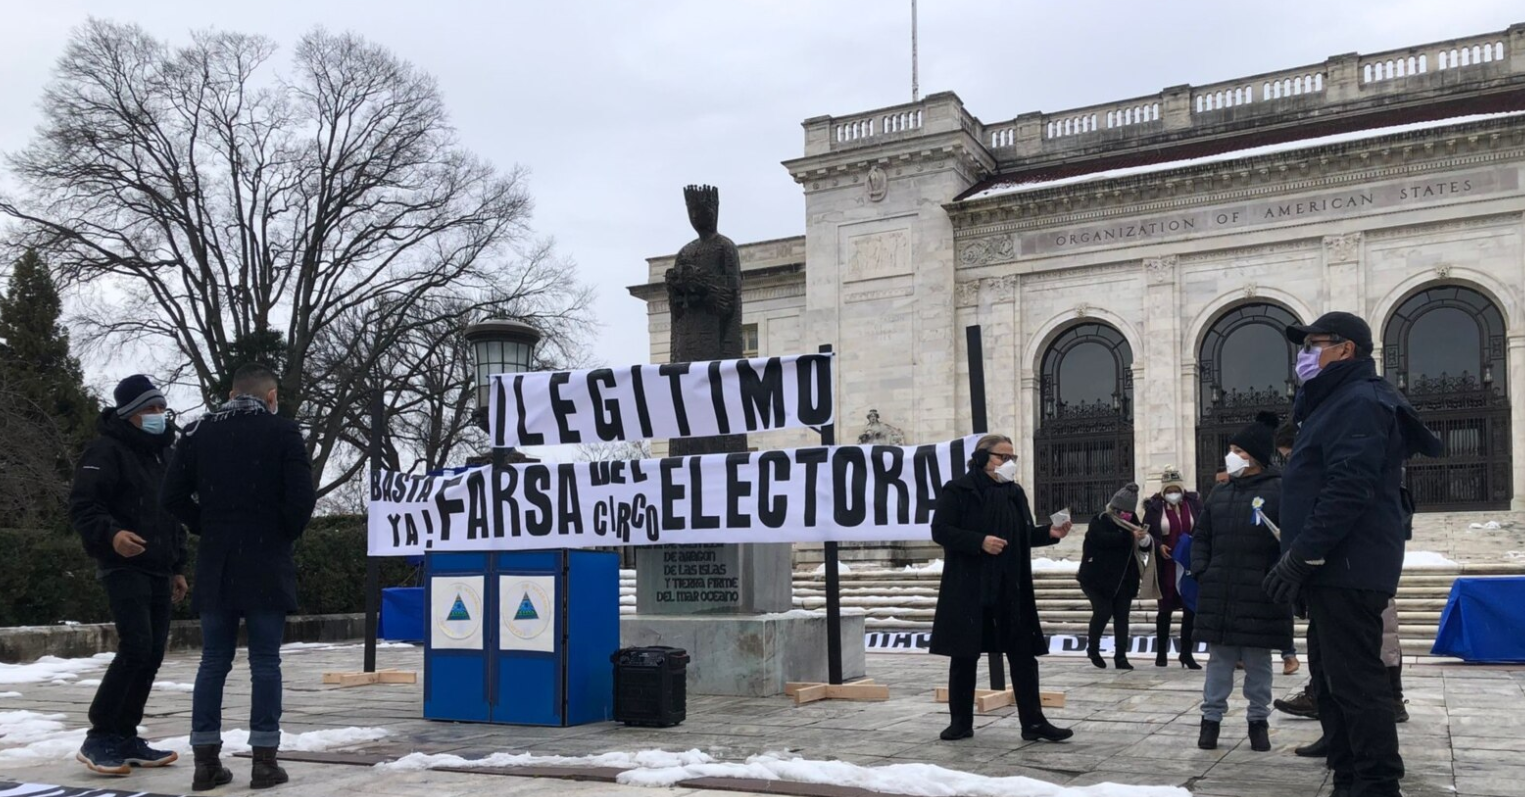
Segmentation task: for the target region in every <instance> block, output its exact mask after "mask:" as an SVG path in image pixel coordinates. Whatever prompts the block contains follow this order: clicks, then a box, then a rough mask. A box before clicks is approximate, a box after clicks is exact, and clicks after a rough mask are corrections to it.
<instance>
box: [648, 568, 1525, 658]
mask: <svg viewBox="0 0 1525 797" xmlns="http://www.w3.org/2000/svg"><path fill="white" fill-rule="evenodd" d="M850 566H851V565H850ZM859 567H862V566H859ZM621 575H622V580H621V585H620V586H621V589H620V594H621V596H622V597H621V604H622V611H625V612H627V613H628V612H633V611H635V580H634V575H633V573H631V572H629V571H627V572H625V573H622V574H621ZM1464 575H1465V576H1469V577H1470V576H1517V575H1525V562H1521V563H1502V562H1487V563H1467V564H1460V565H1456V566H1446V567H1411V568H1409V569H1407V570H1405V571H1404V572H1403V576H1402V579H1401V580H1400V581H1399V583H1398V595H1397V598H1398V622H1399V636H1400V637H1401V638H1402V640H1403V649H1404V652H1405V653H1407V654H1411V655H1423V654H1426V653H1428V652H1429V649H1430V646H1431V644H1432V643H1433V641H1434V639H1435V633H1436V631H1437V629H1438V627H1439V623H1440V615H1441V612H1442V611H1443V610H1444V609H1445V605H1446V600H1447V598H1448V597H1449V595H1450V591H1451V583H1452V582H1453V581H1455V580H1456V579H1457V578H1458V577H1460V576H1464ZM941 578H942V575H941V574H940V573H929V572H924V571H920V570H888V569H868V568H862V569H858V570H853V571H852V572H848V573H843V574H842V578H841V595H842V607H843V609H846V610H848V611H851V612H857V613H862V614H864V615H865V622H866V625H867V628H868V630H870V631H928V630H931V628H932V618H933V615H934V614H935V612H936V609H937V590H938V582H939V580H940V579H941ZM1033 587H1034V591H1035V594H1036V597H1037V604H1038V613H1039V615H1040V616H1041V617H1042V618H1043V627H1044V630H1046V631H1047V632H1048V633H1050V634H1084V633H1085V632H1086V624H1087V622H1088V621H1089V619H1090V616H1091V608H1090V603H1089V601H1087V600H1086V598H1085V595H1084V594H1083V593H1082V592H1081V590H1080V585H1079V584H1077V583H1076V582H1075V573H1074V571H1061V570H1043V571H1039V572H1037V573H1034V574H1033ZM794 606H795V608H797V609H806V610H811V611H818V610H822V609H824V608H825V606H826V579H825V575H824V574H821V573H815V572H810V571H800V572H796V573H795V574H794ZM1154 618H1155V608H1154V602H1153V601H1137V602H1135V603H1134V606H1133V611H1132V612H1131V613H1130V616H1129V621H1130V623H1131V624H1132V626H1133V628H1134V629H1135V630H1136V633H1143V632H1145V631H1147V632H1149V633H1152V632H1153V630H1154ZM1179 620H1180V618H1179V617H1177V618H1176V623H1174V624H1173V626H1172V633H1173V634H1175V635H1179V634H1180V622H1179ZM1295 629H1296V634H1297V638H1298V639H1299V640H1302V639H1303V638H1304V636H1305V635H1306V633H1307V624H1306V623H1305V622H1303V621H1298V622H1297V623H1295Z"/></svg>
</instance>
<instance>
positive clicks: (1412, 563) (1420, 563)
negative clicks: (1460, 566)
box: [1403, 551, 1457, 567]
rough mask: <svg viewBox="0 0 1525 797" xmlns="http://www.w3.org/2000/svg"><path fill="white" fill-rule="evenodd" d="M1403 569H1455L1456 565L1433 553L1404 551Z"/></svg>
mask: <svg viewBox="0 0 1525 797" xmlns="http://www.w3.org/2000/svg"><path fill="white" fill-rule="evenodd" d="M1403 566H1404V567H1456V566H1457V565H1456V563H1455V562H1453V561H1451V560H1450V559H1447V558H1445V557H1444V556H1442V555H1440V554H1438V553H1435V552H1434V551H1404V552H1403Z"/></svg>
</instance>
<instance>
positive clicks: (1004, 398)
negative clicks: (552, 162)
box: [631, 24, 1525, 547]
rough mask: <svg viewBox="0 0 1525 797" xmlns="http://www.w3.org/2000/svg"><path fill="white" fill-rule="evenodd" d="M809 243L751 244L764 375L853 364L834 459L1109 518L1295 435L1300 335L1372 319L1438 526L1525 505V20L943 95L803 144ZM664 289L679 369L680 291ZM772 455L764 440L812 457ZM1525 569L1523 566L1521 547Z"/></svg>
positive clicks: (808, 132)
mask: <svg viewBox="0 0 1525 797" xmlns="http://www.w3.org/2000/svg"><path fill="white" fill-rule="evenodd" d="M804 128H805V147H804V154H803V156H802V157H798V158H794V159H791V160H788V161H786V162H785V164H784V166H785V167H786V168H787V169H788V170H789V172H790V173H791V174H792V175H793V177H794V179H795V180H796V181H797V182H798V183H799V185H800V186H801V188H802V190H803V191H804V194H805V199H806V212H805V230H804V233H805V234H804V235H803V236H801V237H797V238H790V239H784V240H779V241H768V242H762V243H756V244H750V245H745V246H743V247H742V257H743V274H744V289H745V302H746V322H747V324H748V330H749V332H754V331H755V340H756V341H757V343H756V346H757V349H758V351H759V352H760V353H764V354H782V353H794V352H803V351H814V350H816V348H817V346H818V345H819V344H823V343H829V344H832V345H833V346H834V347H835V349H836V351H837V352H838V368H837V379H838V384H837V407H838V418H839V423H840V424H841V427H840V428H841V431H839V432H838V439H839V440H847V439H855V438H856V436H857V434H858V432H859V431H861V430H860V429H859V427H860V426H862V425H863V422H864V421H863V419H864V418H865V417H866V416H867V415H868V413H869V412H870V411H871V410H877V412H878V414H879V416H881V417H882V419H883V422H884V423H887V424H893V425H894V426H896V427H898V428H899V429H902V430H904V433H905V435H906V437H907V438H908V439H909V440H911V441H930V440H939V439H946V438H950V437H954V436H957V435H960V434H967V433H968V432H969V431H970V429H971V413H970V407H969V386H968V364H967V351H966V347H965V340H966V338H965V330H966V328H967V327H969V326H971V325H978V326H979V327H980V329H981V339H982V342H983V349H984V359H985V362H984V365H985V377H986V392H987V408H988V413H989V422H990V427H991V429H992V430H1000V431H1005V432H1008V433H1010V434H1011V435H1012V436H1013V438H1015V439H1016V440H1018V441H1019V442H1018V451H1019V454H1020V455H1021V459H1020V465H1021V468H1022V474H1023V477H1022V480H1023V483H1024V484H1026V485H1028V487H1029V491H1030V492H1032V493H1034V494H1035V504H1036V506H1035V507H1034V508H1035V510H1037V511H1038V512H1039V513H1040V514H1046V513H1047V512H1049V511H1052V510H1053V509H1056V508H1058V507H1060V506H1064V505H1069V506H1071V507H1072V508H1073V509H1074V511H1075V512H1076V513H1077V515H1079V514H1084V513H1088V512H1094V511H1096V510H1098V509H1099V508H1100V506H1101V504H1102V503H1104V502H1105V496H1109V495H1110V494H1111V491H1112V490H1115V489H1116V488H1117V486H1119V485H1120V484H1122V483H1124V482H1126V481H1129V480H1137V481H1139V482H1140V483H1141V484H1145V485H1146V489H1153V487H1154V486H1155V485H1157V483H1158V475H1159V473H1160V471H1161V470H1162V469H1163V468H1164V467H1166V466H1167V465H1175V466H1177V467H1180V468H1182V469H1183V470H1184V471H1185V472H1187V473H1191V474H1195V476H1196V478H1197V480H1198V482H1199V483H1200V484H1202V485H1203V486H1204V487H1205V486H1206V485H1207V484H1208V483H1210V482H1211V479H1212V476H1213V471H1214V470H1215V465H1216V464H1217V463H1218V462H1219V461H1220V460H1221V457H1222V454H1223V449H1224V447H1225V440H1226V438H1225V435H1227V434H1229V433H1231V432H1232V431H1233V430H1234V429H1237V428H1238V427H1239V426H1242V425H1243V424H1244V423H1246V422H1247V421H1248V420H1249V419H1250V418H1252V417H1253V416H1254V414H1255V412H1256V411H1257V410H1259V409H1271V410H1275V411H1278V412H1281V413H1283V414H1285V413H1286V412H1287V411H1288V410H1289V408H1290V397H1291V394H1292V390H1293V387H1294V385H1293V381H1292V374H1291V363H1292V356H1293V353H1292V351H1291V349H1290V347H1289V346H1288V345H1287V344H1285V342H1284V341H1283V340H1281V339H1280V338H1279V336H1278V334H1277V333H1278V331H1279V329H1280V327H1281V326H1283V325H1284V324H1285V323H1287V322H1289V321H1293V320H1300V321H1311V320H1312V319H1313V318H1315V317H1317V316H1318V315H1319V314H1321V313H1323V312H1326V311H1329V310H1347V311H1351V312H1354V313H1357V314H1360V315H1361V316H1363V317H1365V318H1366V319H1367V320H1368V321H1369V322H1370V323H1371V325H1372V329H1373V333H1374V337H1375V338H1376V342H1377V352H1376V357H1377V360H1378V362H1379V364H1380V367H1381V369H1382V370H1383V372H1384V374H1386V375H1387V376H1388V378H1390V379H1392V380H1394V382H1395V383H1396V384H1397V385H1398V386H1399V387H1400V388H1401V389H1403V390H1404V391H1405V392H1406V393H1407V394H1408V395H1409V397H1410V399H1411V400H1412V401H1413V402H1414V403H1415V404H1416V406H1418V407H1420V409H1421V410H1422V412H1423V413H1425V415H1426V418H1427V420H1428V421H1429V422H1430V424H1431V425H1432V427H1433V428H1435V429H1436V431H1437V432H1438V433H1440V434H1441V436H1442V437H1443V438H1444V439H1445V440H1446V444H1447V453H1446V456H1445V457H1444V458H1442V459H1441V460H1439V461H1436V460H1416V461H1415V462H1414V464H1413V465H1411V467H1410V473H1409V477H1410V481H1411V484H1412V487H1413V489H1414V490H1415V492H1416V494H1417V495H1418V498H1419V501H1420V505H1421V508H1422V509H1426V510H1429V511H1434V512H1494V513H1501V512H1508V511H1510V510H1525V456H1522V452H1525V400H1522V398H1525V174H1522V170H1525V24H1522V25H1515V26H1512V27H1510V28H1509V29H1507V30H1505V31H1502V32H1498V33H1492V34H1488V35H1484V36H1478V37H1473V38H1469V39H1465V40H1457V41H1450V42H1441V43H1435V44H1427V45H1421V46H1416V47H1409V48H1404V49H1402V50H1396V51H1392V52H1386V53H1378V54H1372V55H1358V54H1349V55H1341V56H1336V57H1333V58H1330V59H1328V60H1326V61H1325V62H1323V63H1321V64H1314V65H1309V66H1305V67H1299V68H1296V69H1291V70H1284V71H1280V72H1276V73H1270V74H1264V75H1256V76H1252V77H1247V78H1241V79H1236V80H1231V81H1225V82H1223V83H1218V84H1213V85H1210V86H1201V87H1194V86H1175V87H1172V88H1168V89H1165V90H1163V91H1161V92H1159V93H1158V94H1155V95H1151V96H1148V97H1139V98H1133V99H1129V100H1126V101H1122V102H1115V103H1106V104H1103V105H1097V106H1091V107H1086V108H1078V109H1074V110H1069V111H1063V112H1060V113H1029V114H1023V115H1020V116H1017V117H1015V118H1013V119H1010V120H1007V121H1003V122H999V123H992V124H987V123H984V122H982V121H980V119H978V118H977V117H975V116H974V115H972V114H971V113H970V112H969V111H968V110H967V109H966V108H965V107H964V105H963V103H962V102H961V101H960V100H959V98H958V97H957V96H956V95H954V94H951V93H943V94H936V95H932V96H930V97H927V98H926V99H924V100H922V101H921V102H917V103H913V104H910V105H903V106H897V107H893V108H887V109H880V110H875V111H871V112H867V113H857V114H851V115H848V116H822V117H817V118H813V119H809V120H806V122H805V123H804ZM670 260H671V258H670V257H669V258H654V259H652V260H651V261H649V264H648V265H649V271H648V279H647V281H646V283H644V284H642V285H637V286H635V287H633V288H631V292H632V293H633V294H634V295H636V296H637V297H640V298H643V299H645V300H646V301H647V302H648V306H649V309H650V327H649V331H650V338H651V350H652V351H651V353H652V357H653V361H658V362H660V361H663V360H664V359H665V357H666V354H667V344H666V329H665V325H666V323H667V321H666V319H667V308H666V302H665V297H664V294H663V291H662V286H661V277H662V272H663V271H664V270H665V269H666V268H667V265H668V264H669V263H670ZM811 441H812V439H811V435H809V434H805V435H800V434H794V433H779V434H777V435H770V436H768V437H767V438H766V439H759V440H758V442H757V445H759V446H793V445H801V444H808V443H810V442H811ZM1522 547H1525V546H1522Z"/></svg>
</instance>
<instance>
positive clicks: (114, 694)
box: [69, 375, 186, 775]
mask: <svg viewBox="0 0 1525 797" xmlns="http://www.w3.org/2000/svg"><path fill="white" fill-rule="evenodd" d="M114 398H115V399H116V406H114V407H107V408H106V409H105V410H103V411H102V412H101V416H100V418H99V419H98V420H97V421H96V428H97V429H98V430H99V432H100V436H99V437H97V438H96V439H95V440H92V441H91V442H90V444H89V445H88V446H86V447H85V451H84V454H83V455H82V456H81V457H80V461H79V467H78V469H76V471H75V473H74V485H73V489H72V490H71V491H70V493H69V519H70V521H71V522H72V524H73V526H74V530H75V531H76V532H78V533H79V536H80V540H81V541H82V542H83V543H84V546H85V551H86V552H88V553H89V554H90V555H91V556H92V557H93V558H94V559H95V561H96V564H97V568H98V572H99V577H100V581H101V584H102V585H104V586H105V588H106V597H107V599H108V601H109V603H110V606H111V618H112V620H114V621H115V622H116V631H117V654H116V658H114V659H112V660H111V666H110V667H109V668H107V670H106V675H105V677H103V678H102V679H101V685H100V688H98V689H97V690H96V692H95V701H94V702H92V703H91V704H90V731H89V733H88V734H87V735H86V737H85V743H84V745H83V746H81V747H80V750H79V753H78V754H77V755H76V756H75V757H76V758H77V759H78V760H79V762H80V763H82V764H84V765H85V766H86V767H88V768H90V769H91V770H93V771H95V772H99V773H101V774H103V775H127V774H130V773H131V772H132V767H134V766H144V767H160V766H165V765H167V764H172V763H174V762H175V760H176V759H177V758H179V756H178V755H176V754H175V753H174V752H171V751H168V750H155V749H153V748H151V747H149V746H148V743H147V742H145V741H144V740H143V739H142V738H141V737H139V736H138V723H139V722H141V721H142V720H143V707H144V705H146V704H147V703H148V694H149V692H150V691H151V690H152V689H153V685H154V676H155V675H157V674H158V673H159V665H160V664H162V663H163V662H164V646H165V643H166V642H167V641H168V639H169V616H170V604H171V603H172V602H173V603H179V602H180V601H181V600H182V599H184V598H185V593H186V583H185V576H183V575H181V571H182V569H183V568H184V566H185V531H184V530H183V529H182V528H181V527H180V523H179V521H177V520H175V518H174V516H173V515H171V514H169V513H168V512H165V511H164V510H162V509H160V508H159V483H160V482H161V481H162V480H163V478H164V466H165V461H166V460H167V459H168V458H169V447H170V444H171V443H173V442H174V440H175V436H174V431H173V429H172V426H171V424H170V423H169V420H168V416H167V415H166V413H165V410H166V409H167V406H168V405H167V404H166V402H165V400H164V394H163V393H160V392H159V390H158V389H157V388H155V387H154V385H153V383H152V382H151V381H149V379H148V377H146V376H142V375H137V376H130V377H128V378H126V379H123V380H122V381H121V383H120V384H118V385H117V387H116V391H115V394H114Z"/></svg>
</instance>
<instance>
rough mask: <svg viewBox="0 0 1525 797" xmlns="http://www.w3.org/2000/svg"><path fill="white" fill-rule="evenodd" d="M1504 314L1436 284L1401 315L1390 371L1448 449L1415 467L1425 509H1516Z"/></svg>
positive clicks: (1386, 336)
mask: <svg viewBox="0 0 1525 797" xmlns="http://www.w3.org/2000/svg"><path fill="white" fill-rule="evenodd" d="M1504 333H1505V330H1504V316H1503V314H1502V313H1500V312H1499V309H1498V307H1497V306H1496V305H1494V303H1493V302H1492V301H1491V300H1490V299H1488V297H1486V296H1484V295H1483V294H1481V293H1479V292H1477V291H1475V290H1472V289H1470V288H1463V287H1460V286H1457V285H1435V286H1431V287H1429V288H1425V289H1423V290H1421V291H1420V292H1418V293H1416V294H1414V295H1413V296H1410V297H1409V298H1408V299H1406V300H1405V301H1404V302H1403V303H1402V304H1400V305H1398V308H1397V309H1396V310H1394V311H1393V314H1392V316H1391V317H1389V318H1388V320H1387V326H1386V327H1385V328H1384V329H1383V332H1382V365H1383V372H1384V373H1385V374H1386V375H1387V378H1388V379H1390V380H1392V382H1393V384H1394V385H1396V386H1397V388H1398V389H1399V390H1400V391H1402V392H1403V393H1404V395H1406V396H1408V400H1409V402H1410V403H1412V404H1413V405H1414V409H1416V410H1418V411H1419V416H1420V417H1421V418H1423V419H1424V422H1425V425H1426V426H1429V427H1430V430H1431V431H1433V432H1435V434H1437V435H1439V436H1440V439H1441V442H1442V444H1443V445H1444V446H1445V449H1444V453H1442V454H1441V456H1440V457H1439V458H1437V459H1430V458H1427V457H1417V458H1415V459H1413V460H1410V462H1409V464H1408V483H1409V490H1410V491H1411V492H1412V493H1413V494H1414V503H1415V504H1416V505H1417V506H1418V508H1419V509H1420V510H1423V511H1427V512H1434V511H1447V510H1451V511H1455V510H1482V509H1508V508H1509V499H1510V498H1511V497H1512V494H1513V488H1512V484H1511V472H1510V462H1509V460H1510V450H1509V446H1510V437H1509V434H1510V431H1509V389H1508V379H1507V374H1508V373H1509V370H1508V366H1507V364H1506V359H1505V355H1506V347H1505V343H1504Z"/></svg>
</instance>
